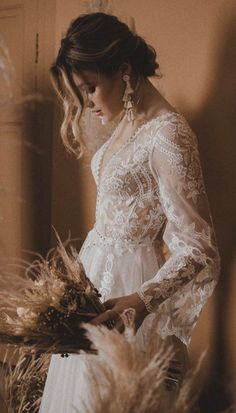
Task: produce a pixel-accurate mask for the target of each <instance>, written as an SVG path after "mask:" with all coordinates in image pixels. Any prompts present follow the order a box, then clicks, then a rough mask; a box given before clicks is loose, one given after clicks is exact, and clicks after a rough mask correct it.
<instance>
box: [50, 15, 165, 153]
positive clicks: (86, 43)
mask: <svg viewBox="0 0 236 413" xmlns="http://www.w3.org/2000/svg"><path fill="white" fill-rule="evenodd" d="M124 62H127V63H130V65H131V67H132V69H133V71H134V72H135V73H136V74H137V75H138V76H140V77H149V76H158V77H160V76H159V75H157V74H156V70H157V69H158V68H159V64H158V63H157V62H156V52H155V50H154V48H153V47H152V46H150V45H148V44H147V43H146V42H145V40H144V39H143V38H142V37H140V36H137V35H136V34H134V33H132V32H131V31H130V29H129V28H128V26H127V25H126V24H125V23H123V22H121V21H119V20H118V19H117V17H115V16H112V15H108V14H104V13H91V14H85V15H80V16H79V17H78V18H77V19H75V20H74V21H73V22H72V23H71V25H70V27H69V28H68V30H67V32H66V35H65V37H64V38H63V39H62V40H61V47H60V50H59V52H58V55H57V58H56V60H55V62H54V63H53V65H52V67H51V69H50V72H51V78H52V82H53V85H54V87H55V89H56V91H57V93H58V95H59V96H60V98H61V99H62V101H63V106H64V119H63V122H62V125H61V137H62V141H63V143H64V145H65V147H66V149H67V150H68V151H69V152H72V153H73V154H75V155H76V157H77V158H80V157H81V156H82V154H83V152H84V150H85V149H86V145H85V143H84V141H83V139H82V136H81V132H80V128H79V119H80V117H81V114H82V111H83V109H84V98H83V96H82V95H81V93H80V92H79V90H78V88H76V85H75V83H74V81H73V77H72V73H78V74H79V73H80V71H81V70H91V71H94V72H97V73H101V74H104V75H107V76H111V75H112V74H114V73H115V72H116V71H117V70H118V69H119V67H120V66H121V64H122V63H124Z"/></svg>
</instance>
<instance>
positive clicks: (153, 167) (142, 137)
mask: <svg viewBox="0 0 236 413" xmlns="http://www.w3.org/2000/svg"><path fill="white" fill-rule="evenodd" d="M112 139H113V136H111V138H110V139H109V140H108V141H107V142H106V143H105V144H103V145H102V147H101V148H100V149H99V150H98V151H97V152H96V153H95V155H94V156H93V159H92V164H91V166H92V172H93V176H94V179H95V181H96V184H97V205H96V224H95V228H96V230H97V232H98V233H99V234H100V235H101V236H102V237H104V239H106V240H108V242H109V240H110V242H111V243H112V242H116V243H119V242H120V246H121V247H120V250H119V251H120V255H122V248H125V245H128V244H129V243H132V244H142V243H152V242H154V240H156V239H157V238H158V237H160V236H162V234H163V239H164V241H165V243H166V244H167V246H168V248H169V251H170V257H169V258H168V259H167V261H166V262H165V264H164V265H163V266H162V267H161V268H160V270H159V271H158V272H157V274H156V275H155V276H154V278H152V279H151V280H149V281H147V282H145V283H144V284H143V285H141V286H140V289H139V290H138V294H139V296H140V297H141V298H142V300H143V301H144V303H145V305H146V307H147V309H148V310H149V311H150V312H154V311H159V310H160V309H162V311H166V313H168V314H169V316H168V317H169V324H171V323H172V325H173V333H174V329H175V328H177V326H178V328H181V329H182V330H183V334H185V336H186V337H188V336H189V334H190V331H191V329H192V327H193V326H194V324H195V322H196V319H197V317H198V315H199V313H200V311H201V308H202V306H203V304H204V303H205V301H206V299H207V298H208V296H209V295H210V294H211V293H212V291H213V288H214V286H215V284H216V281H217V278H218V275H219V254H218V250H217V246H216V241H215V235H214V230H213V226H212V220H211V215H210V211H209V205H208V200H207V195H206V192H205V187H204V182H203V176H202V170H201V164H200V159H199V153H198V146H197V139H196V136H195V134H194V133H193V131H192V130H191V128H190V127H189V125H188V123H187V121H186V120H185V118H184V117H183V115H182V114H180V113H175V112H168V113H165V114H163V115H160V116H158V117H156V118H154V119H152V120H151V121H148V122H147V123H145V124H143V125H142V126H141V127H139V128H138V129H137V130H136V132H135V133H134V134H133V135H132V136H131V137H130V138H128V139H127V140H126V141H125V143H124V144H123V145H122V146H121V147H120V149H119V150H118V151H116V152H115V153H114V155H113V156H112V157H111V158H110V160H109V161H108V162H107V163H106V165H105V166H104V168H103V171H101V170H100V169H101V162H102V159H103V156H104V153H105V151H106V149H107V147H108V146H109V144H110V142H111V140H112ZM127 276H128V275H127ZM183 310H184V311H183ZM186 341H187V338H186Z"/></svg>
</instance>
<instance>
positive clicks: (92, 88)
mask: <svg viewBox="0 0 236 413" xmlns="http://www.w3.org/2000/svg"><path fill="white" fill-rule="evenodd" d="M84 90H85V92H86V93H88V94H92V93H94V92H95V90H96V87H95V86H93V85H86V86H85V87H84Z"/></svg>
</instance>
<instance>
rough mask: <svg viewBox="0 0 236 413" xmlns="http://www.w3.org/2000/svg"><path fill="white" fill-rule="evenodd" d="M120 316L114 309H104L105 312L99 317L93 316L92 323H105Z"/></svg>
mask: <svg viewBox="0 0 236 413" xmlns="http://www.w3.org/2000/svg"><path fill="white" fill-rule="evenodd" d="M118 318H119V314H118V313H117V312H116V311H113V310H107V311H104V313H102V314H99V315H98V316H97V317H95V318H93V319H92V320H91V321H90V323H91V324H93V325H98V324H103V323H105V322H106V321H109V320H113V321H117V320H118Z"/></svg>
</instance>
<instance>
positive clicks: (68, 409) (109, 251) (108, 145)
mask: <svg viewBox="0 0 236 413" xmlns="http://www.w3.org/2000/svg"><path fill="white" fill-rule="evenodd" d="M158 67H159V65H158V63H157V62H156V53H155V50H154V49H153V48H152V47H151V46H149V45H147V44H146V42H145V41H144V39H143V38H141V37H139V36H137V35H135V34H133V33H132V32H131V31H130V30H129V28H128V27H127V26H126V25H125V24H124V23H122V22H120V21H119V20H118V19H117V18H116V17H114V16H111V15H106V14H103V13H93V14H87V15H82V16H80V17H78V18H77V19H75V20H74V21H73V22H72V24H71V26H70V27H69V29H68V31H67V33H66V36H65V38H64V39H62V41H61V47H60V50H59V52H58V56H57V58H56V61H55V63H54V64H53V66H52V68H51V74H52V80H53V83H54V86H55V88H56V91H57V93H58V94H59V96H60V97H61V99H62V103H63V107H64V115H65V116H64V121H63V124H62V127H61V135H62V140H63V142H64V145H65V147H66V149H67V150H69V151H70V152H72V153H74V154H75V155H76V156H77V157H78V158H80V157H81V156H82V154H83V152H84V151H85V149H86V142H84V141H83V140H82V136H81V132H80V128H79V120H80V117H81V114H82V112H83V110H84V108H85V106H88V107H89V108H90V110H91V112H92V113H93V115H94V116H97V117H99V118H100V120H101V122H102V123H103V124H104V123H106V122H110V121H114V120H115V121H116V122H117V126H116V128H115V130H114V132H113V134H112V136H111V137H110V138H109V139H108V140H107V141H106V142H105V143H104V144H103V145H102V146H101V147H100V148H99V149H98V151H97V152H96V153H95V154H94V156H93V158H92V162H91V167H92V173H93V176H94V179H95V181H96V185H97V204H96V221H95V225H94V227H93V229H92V230H91V231H90V232H89V233H88V235H87V238H86V240H85V242H84V244H83V246H82V248H81V251H80V259H81V261H82V263H83V265H84V267H85V270H86V273H87V274H88V276H89V277H90V279H91V280H92V282H93V283H94V284H95V286H96V287H97V289H98V290H99V291H100V293H101V295H102V298H103V301H104V302H105V306H106V309H107V310H106V311H105V312H104V313H103V314H101V315H99V316H98V317H97V318H96V319H94V320H93V323H94V324H97V323H102V322H104V321H106V320H111V321H112V322H113V324H114V325H115V327H116V328H117V329H118V330H119V331H121V332H122V329H123V323H122V319H121V317H120V314H121V313H122V312H123V310H124V309H126V308H130V307H133V308H134V309H135V310H136V320H135V323H136V330H137V339H138V340H139V343H140V347H141V348H142V349H143V350H144V351H145V346H146V339H147V338H146V336H147V331H148V329H149V328H150V326H151V324H152V319H153V317H154V316H155V317H158V327H157V329H158V331H157V333H158V334H159V335H160V336H161V337H162V338H163V339H165V340H166V341H168V342H170V343H173V344H174V346H175V348H176V358H177V360H178V362H179V364H178V366H179V369H178V374H179V383H180V382H181V379H182V377H183V374H184V371H185V369H186V365H187V350H186V348H187V345H188V344H189V342H190V338H191V333H192V330H193V328H194V326H195V324H196V321H197V318H198V316H199V314H200V312H201V309H202V307H203V305H204V304H205V302H206V300H207V298H208V297H209V296H210V295H211V294H212V291H213V289H214V286H215V284H216V282H217V277H218V274H219V255H218V249H217V246H216V241H215V235H214V230H213V226H212V220H211V215H210V211H209V206H208V200H207V195H206V192H205V187H204V182H203V176H202V170H201V164H200V160H199V153H198V147H197V139H196V136H195V134H194V133H193V131H192V130H191V128H190V126H189V124H188V123H187V121H186V119H185V118H184V116H183V115H182V114H181V113H179V112H178V111H176V110H175V108H174V107H173V106H171V105H170V103H168V102H167V101H166V100H165V99H164V97H163V96H162V95H161V94H160V93H159V91H158V90H157V89H156V88H155V87H154V86H153V85H152V83H151V82H150V80H149V77H151V76H154V75H155V71H156V70H157V69H158ZM163 240H164V242H165V243H166V245H167V246H168V249H169V257H168V258H167V259H165V258H164V256H163V253H162V248H161V245H162V241H163ZM86 362H88V361H86ZM86 368H87V365H86V363H85V360H84V356H83V355H72V354H70V355H69V357H68V358H62V357H60V356H59V355H53V356H52V358H51V363H50V367H49V372H48V377H47V381H46V384H45V389H44V394H43V398H42V403H41V407H40V413H55V412H57V413H72V412H73V411H75V412H76V411H78V412H80V413H83V412H84V407H83V406H84V402H86V401H88V400H89V398H90V397H92V394H91V392H90V384H89V382H88V381H86V374H84V373H86ZM171 394H174V389H172V390H171V389H169V391H168V392H167V393H166V397H171ZM76 409H77V410H76Z"/></svg>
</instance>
